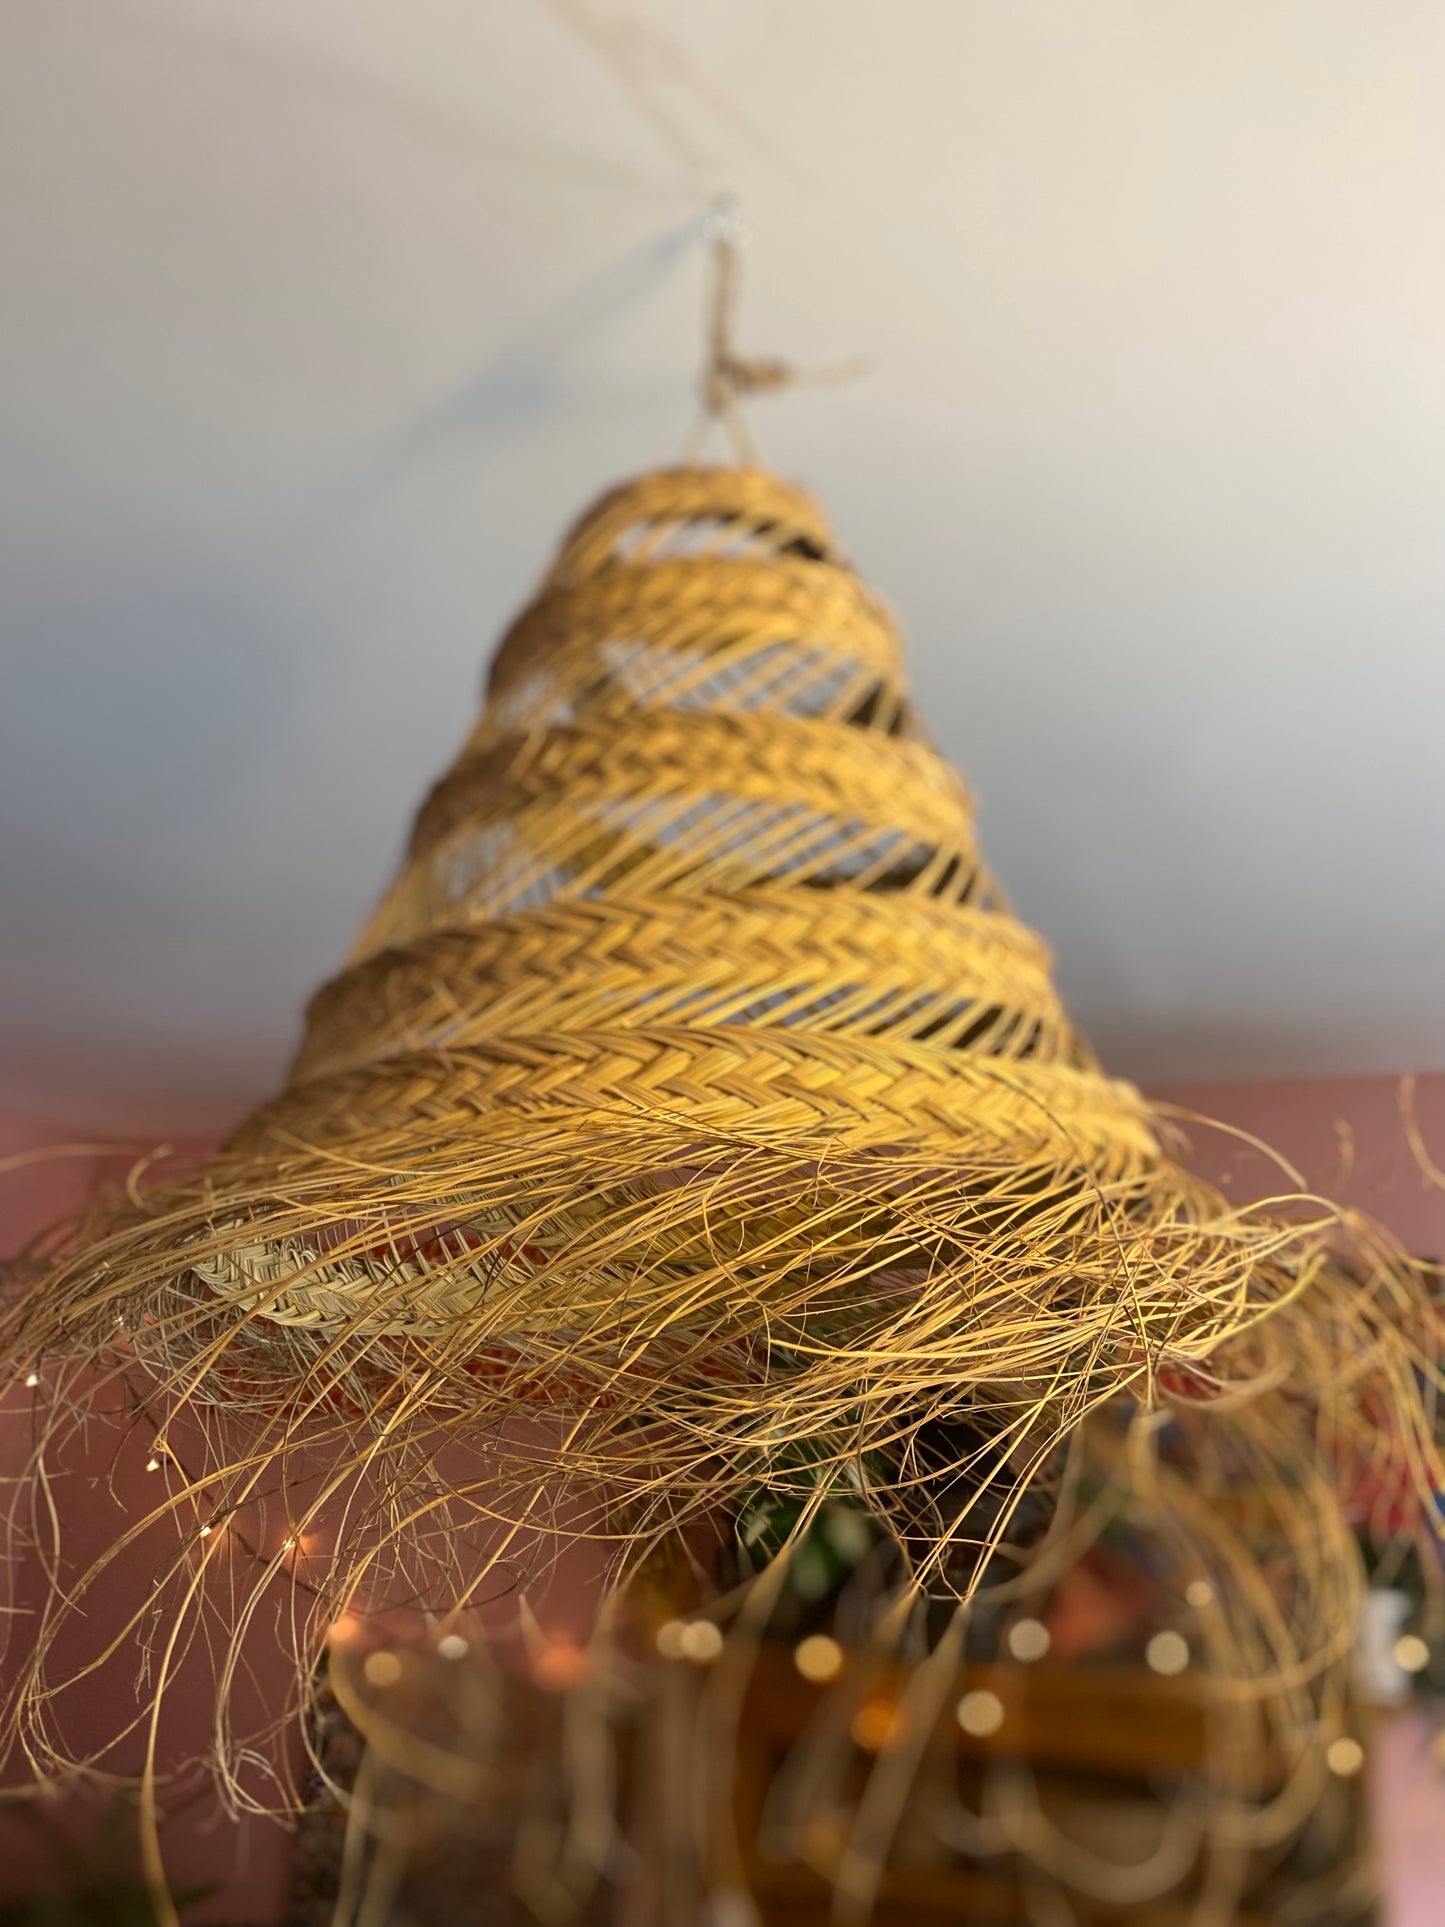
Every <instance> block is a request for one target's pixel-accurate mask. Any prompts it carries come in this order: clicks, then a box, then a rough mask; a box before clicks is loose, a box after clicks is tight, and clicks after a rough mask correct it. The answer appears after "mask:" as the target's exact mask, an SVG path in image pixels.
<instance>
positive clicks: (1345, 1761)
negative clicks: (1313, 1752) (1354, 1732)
mask: <svg viewBox="0 0 1445 1927" xmlns="http://www.w3.org/2000/svg"><path fill="white" fill-rule="evenodd" d="M1364 1764H1365V1749H1364V1747H1362V1746H1361V1745H1360V1742H1359V1741H1358V1740H1352V1739H1350V1738H1349V1737H1348V1736H1346V1737H1344V1738H1342V1739H1338V1740H1331V1741H1330V1743H1329V1745H1328V1747H1326V1749H1325V1765H1326V1766H1327V1767H1328V1768H1329V1770H1330V1772H1331V1773H1337V1774H1338V1775H1339V1777H1340V1778H1341V1779H1342V1780H1349V1779H1352V1778H1353V1777H1354V1775H1355V1774H1356V1773H1358V1772H1359V1770H1360V1768H1361V1767H1362V1766H1363V1765H1364Z"/></svg>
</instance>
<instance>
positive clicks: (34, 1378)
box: [25, 1372, 40, 1392]
mask: <svg viewBox="0 0 1445 1927" xmlns="http://www.w3.org/2000/svg"><path fill="white" fill-rule="evenodd" d="M25 1383H26V1385H27V1386H28V1388H29V1389H30V1390H31V1391H32V1392H33V1391H34V1390H35V1387H36V1386H37V1385H38V1384H39V1383H40V1374H39V1372H27V1373H26V1374H25Z"/></svg>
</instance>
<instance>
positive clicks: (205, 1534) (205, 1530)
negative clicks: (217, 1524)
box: [200, 1526, 214, 1539]
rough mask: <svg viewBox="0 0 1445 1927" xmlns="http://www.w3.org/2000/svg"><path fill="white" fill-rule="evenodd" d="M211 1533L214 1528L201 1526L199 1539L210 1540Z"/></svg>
mask: <svg viewBox="0 0 1445 1927" xmlns="http://www.w3.org/2000/svg"><path fill="white" fill-rule="evenodd" d="M213 1531H214V1527H212V1526H202V1527H201V1535H200V1536H201V1537H202V1538H203V1539H209V1538H210V1536H211V1533H212V1532H213Z"/></svg>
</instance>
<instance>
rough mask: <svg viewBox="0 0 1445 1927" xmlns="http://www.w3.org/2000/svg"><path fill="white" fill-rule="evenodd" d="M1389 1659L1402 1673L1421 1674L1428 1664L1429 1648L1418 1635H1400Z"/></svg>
mask: <svg viewBox="0 0 1445 1927" xmlns="http://www.w3.org/2000/svg"><path fill="white" fill-rule="evenodd" d="M1391 1657H1392V1658H1393V1659H1394V1662H1395V1664H1396V1665H1397V1666H1398V1667H1399V1669H1400V1671H1401V1672H1402V1673H1423V1672H1424V1671H1425V1669H1426V1667H1427V1666H1428V1665H1429V1664H1430V1648H1429V1647H1428V1646H1427V1645H1426V1644H1425V1642H1424V1640H1423V1639H1421V1637H1420V1635H1419V1634H1418V1633H1401V1635H1400V1637H1399V1638H1398V1639H1397V1640H1396V1641H1395V1645H1394V1648H1393V1651H1392V1655H1391Z"/></svg>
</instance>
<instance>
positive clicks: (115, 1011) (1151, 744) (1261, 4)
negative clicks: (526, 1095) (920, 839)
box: [0, 0, 1445, 1128]
mask: <svg viewBox="0 0 1445 1927" xmlns="http://www.w3.org/2000/svg"><path fill="white" fill-rule="evenodd" d="M0 24H3V31H4V41H5V55H4V59H3V62H0V197H3V198H0V283H3V286H0V435H3V447H4V455H3V468H0V491H3V504H0V552H3V553H0V563H3V568H0V623H3V650H4V662H3V675H0V702H3V708H0V810H3V816H4V824H5V833H4V837H3V848H0V918H3V932H4V934H3V943H0V1064H3V1066H4V1078H3V1082H0V1099H3V1100H4V1101H7V1102H9V1103H12V1104H19V1105H24V1106H27V1107H29V1108H32V1109H38V1110H40V1111H42V1112H45V1113H48V1114H50V1115H52V1116H58V1117H63V1118H66V1119H69V1120H72V1121H76V1122H81V1121H89V1122H92V1123H95V1124H101V1123H116V1122H119V1121H125V1122H127V1123H135V1124H138V1125H139V1124H145V1125H153V1126H159V1127H165V1126H174V1127H177V1128H181V1127H185V1126H192V1125H195V1126H204V1125H211V1124H218V1123H221V1122H223V1121H224V1120H225V1119H226V1118H227V1117H228V1116H229V1115H230V1114H231V1113H232V1112H233V1111H234V1110H235V1109H236V1108H237V1106H239V1105H240V1104H242V1103H243V1102H244V1101H246V1100H247V1099H249V1098H250V1097H252V1096H254V1095H257V1094H259V1093H261V1092H263V1091H264V1090H265V1089H266V1088H267V1087H268V1085H269V1084H270V1083H271V1082H272V1080H273V1079H274V1078H275V1077H276V1075H277V1074H278V1072H279V1071H280V1069H281V1067H282V1065H283V1063H284V1060H285V1057H286V1054H287V1051H288V1049H289V1047H290V1045H291V1042H292V1039H293V1037H294V1035H295V1028H296V1019H297V1013H298V1010H299V1007H300V1004H301V1002H302V1000H303V998H304V996H305V994H306V992H307V991H308V989H309V987H310V986H311V985H312V984H313V983H314V982H315V981H316V980H317V979H319V978H320V977H322V976H323V975H325V974H326V973H327V972H328V971H329V970H330V969H331V968H333V967H334V966H335V964H336V962H337V961H338V959H339V957H340V956H341V954H342V952H343V950H344V947H345V945H346V942H347V940H348V936H349V933H350V931H351V929H352V927H353V926H354V924H356V923H357V922H358V921H359V920H360V917H361V915H362V913H363V912H364V910H365V909H366V907H367V905H368V903H369V901H370V899H371V898H372V897H373V896H374V894H375V893H376V891H377V890H378V888H379V887H380V885H381V884H382V882H383V880H384V879H385V877H386V875H387V873H388V871H389V869H390V867H391V865H392V864H393V862H394V861H395V859H396V856H397V854H398V851H399V848H400V842H401V837H402V833H403V829H404V827H405V823H406V820H407V817H408V814H409V812H410V809H411V808H412V806H413V804H414V803H415V801H416V800H417V798H418V797H419V795H420V793H421V791H422V789H423V787H424V786H425V784H426V783H427V782H428V780H429V778H430V777H431V776H432V775H433V774H434V773H435V772H436V771H437V770H438V768H439V767H440V766H441V765H442V764H443V762H444V761H445V760H446V759H447V757H448V756H449V754H450V752H451V751H452V749H453V747H454V746H455V744H456V742H457V740H458V738H459V736H460V735H461V733H462V731H463V729H464V727H465V724H466V721H467V718H468V715H469V712H470V711H471V709H472V707H473V705H474V703H475V701H476V697H477V691H478V687H479V678H480V673H481V668H482V664H483V660H484V658H485V656H486V654H487V651H488V649H489V647H490V645H491V643H492V641H493V639H494V638H495V636H496V635H497V632H498V629H499V625H501V623H502V622H503V621H504V620H505V618H506V616H507V614H508V612H509V611H510V610H512V609H513V608H514V607H515V606H516V605H517V603H518V602H519V600H520V599H522V598H523V597H524V596H525V595H526V593H527V591H528V590H529V588H530V586H531V584H532V582H533V581H534V579H535V577H536V575H537V573H538V571H539V570H540V568H541V566H542V565H543V563H544V561H545V559H546V556H547V553H548V550H549V548H550V546H551V544H552V543H553V541H554V540H555V538H556V536H557V535H558V533H559V531H560V530H561V528H562V526H563V524H564V523H565V522H566V521H567V520H568V519H569V518H570V517H571V516H572V515H573V514H574V513H575V512H576V511H577V510H578V509H579V508H580V507H581V506H582V505H583V503H584V502H585V500H586V499H587V498H588V496H589V495H590V494H591V493H592V492H593V491H595V490H596V489H597V488H598V487H599V486H600V485H601V484H603V483H605V482H607V481H610V480H612V479H614V478H615V477H617V476H619V475H621V474H623V473H625V472H627V471H629V470H633V469H636V468H639V467H642V466H646V465H650V464H654V463H657V462H660V461H669V460H672V459H674V458H675V457H676V455H677V454H678V452H679V449H680V446H681V443H682V439H683V436H684V434H685V432H686V430H687V428H688V426H689V423H690V420H691V415H692V399H691V390H690V383H691V380H692V376H693V371H694V367H695V363H696V360H697V357H698V353H699V348H700V326H699V313H700V302H701V289H702V279H703V263H702V257H701V252H700V248H699V244H698V239H697V236H698V230H699V223H700V217H701V215H702V212H703V210H704V209H705V208H706V206H707V205H708V202H709V200H710V198H711V197H712V195H713V194H715V193H716V192H717V191H718V190H719V189H721V188H724V187H730V188H735V189H736V190H737V191H738V192H739V193H740V195H741V196H742V198H743V202H744V205H745V208H746V210H747V214H748V218H749V220H750V223H751V226H752V228H753V230H754V235H755V240H754V244H753V247H752V249H751V251H750V255H749V261H748V286H747V290H746V301H745V309H744V336H745V341H744V345H745V346H746V347H750V348H754V349H759V350H767V351H777V352H781V353H785V354H789V355H791V356H793V357H795V358H796V359H798V360H799V361H801V362H803V363H805V364H813V365H818V366H822V365H826V364H829V363H833V362H836V361H838V360H840V359H843V358H846V357H848V356H851V355H853V354H855V353H859V352H861V353H864V354H867V355H868V356H870V357H871V359H872V363H873V367H872V372H871V373H870V374H869V375H868V376H867V377H866V378H865V379H862V380H859V381H857V382H855V383H853V384H851V385H849V386H846V387H833V388H818V389H813V390H805V391H802V392H799V393H797V394H795V395H793V396H790V397H786V398H783V399H780V400H778V401H776V402H771V403H767V404H762V405H760V406H759V407H758V409H757V410H756V411H755V413H754V427H755V429H756V431H757V433H758V435H759V438H760V440H761V442H762V445H763V448H764V450H765V453H766V454H767V456H768V457H769V459H770V460H771V461H772V463H773V464H774V466H776V467H778V468H780V469H781V470H782V471H783V472H785V473H787V474H790V475H793V476H796V477H797V478H799V479H801V480H804V481H806V482H807V483H809V484H811V485H813V486H815V487H816V488H817V489H818V490H819V491H820V492H821V493H822V495H823V496H824V498H825V500H826V501H827V502H828V503H829V504H830V505H831V507H832V509H833V511H834V514H835V516H836V519H837V522H838V525H839V527H840V530H841V532H842V534H843V536H844V539H845V540H846V541H847V542H848V543H849V544H850V546H851V548H852V550H853V552H854V554H855V556H856V558H857V559H858V561H859V563H860V564H861V566H862V567H863V568H864V569H865V570H866V572H867V573H868V574H869V576H870V577H871V578H872V580H873V581H874V583H875V584H876V585H877V586H878V587H879V588H880V589H882V590H883V591H884V592H885V593H886V594H887V595H888V596H889V597H891V599H892V600H893V601H894V603H895V604H896V605H897V606H898V607H899V608H900V609H901V611H902V614H903V616H904V619H905V622H906V624H907V627H908V629H909V631H910V633H911V637H912V642H913V648H914V655H915V661H916V667H917V675H918V680H919V682H920V684H921V686H922V689H923V692H924V696H925V700H926V704H927V708H928V711H929V713H930V714H931V716H932V717H933V719H934V721H935V725H936V728H937V732H938V734H939V736H940V738H941V740H942V742H943V744H944V746H945V747H946V748H947V749H948V750H949V752H950V753H952V754H953V755H955V756H956V757H957V759H958V760H959V761H960V762H961V763H962V764H963V766H964V767H965V769H966V770H967V772H968V774H969V776H970V778H971V780H972V782H973V784H974V787H975V789H976V791H977V793H978V795H979V797H980V802H981V809H982V819H983V832H984V838H985V843H986V846H987V847H988V849H989V851H990V853H991V856H992V858H993V861H994V864H995V867H996V868H997V869H998V870H999V871H1000V872H1001V873H1002V876H1003V878H1004V880H1005V882H1006V883H1007V884H1008V885H1009V886H1010V887H1011V889H1012V891H1013V893H1014V895H1015V898H1016V900H1017V902H1018V904H1019V905H1020V907H1021V908H1022V910H1023V911H1024V913H1025V914H1026V915H1027V916H1028V917H1029V918H1030V919H1031V920H1032V921H1033V922H1035V923H1036V924H1037V925H1039V926H1040V927H1041V928H1042V929H1043V930H1044V932H1045V934H1046V935H1047V936H1048V937H1049V938H1050V939H1051V941H1052V942H1053V943H1054V945H1055V947H1056V949H1057V952H1058V955H1059V960H1060V969H1061V973H1062V976H1063V980H1064V983H1065V986H1066V989H1067V990H1068V992H1069V994H1070V995H1071V997H1072V999H1073V1002H1074V1004H1075V1007H1076V1009H1077V1011H1078V1012H1079V1014H1080V1015H1081V1017H1082V1019H1083V1020H1084V1023H1085V1024H1086V1026H1087V1027H1088V1028H1089V1029H1090V1031H1091V1032H1092V1033H1093V1035H1094V1037H1095V1039H1096V1040H1097V1041H1098V1042H1099V1043H1100V1045H1101V1046H1102V1047H1103V1048H1104V1050H1105V1052H1106V1054H1107V1055H1108V1056H1109V1057H1110V1059H1111V1060H1112V1062H1113V1063H1114V1064H1115V1065H1116V1066H1117V1067H1118V1068H1120V1069H1121V1070H1124V1071H1126V1072H1131V1073H1134V1074H1136V1075H1139V1076H1142V1077H1146V1078H1154V1079H1160V1078H1166V1077H1168V1078H1182V1077H1206V1078H1207V1077H1211V1076H1217V1077H1248V1076H1260V1077H1265V1076H1271V1075H1282V1074H1307V1073H1315V1072H1319V1073H1324V1072H1340V1071H1352V1070H1360V1071H1383V1070H1399V1069H1426V1068H1430V1067H1434V1066H1441V1065H1445V995H1442V992H1445V972H1442V970H1441V963H1440V960H1441V957H1442V955H1445V873H1442V852H1445V769H1442V748H1441V737H1442V717H1445V541H1442V539H1441V537H1442V528H1441V520H1442V505H1445V114H1442V112H1441V100H1442V88H1445V9H1442V7H1441V6H1440V4H1439V0H1394V3H1393V4H1392V5H1391V6H1389V7H1366V6H1361V5H1360V4H1359V3H1358V0H1172V4H1169V5H1161V4H1159V0H1088V4H1086V5H1082V6H1081V5H1079V4H1078V0H894V4H891V5H887V6H885V5H882V4H880V3H879V0H587V3H586V4H585V5H584V4H583V0H565V3H564V0H553V3H552V4H548V0H0Z"/></svg>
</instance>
